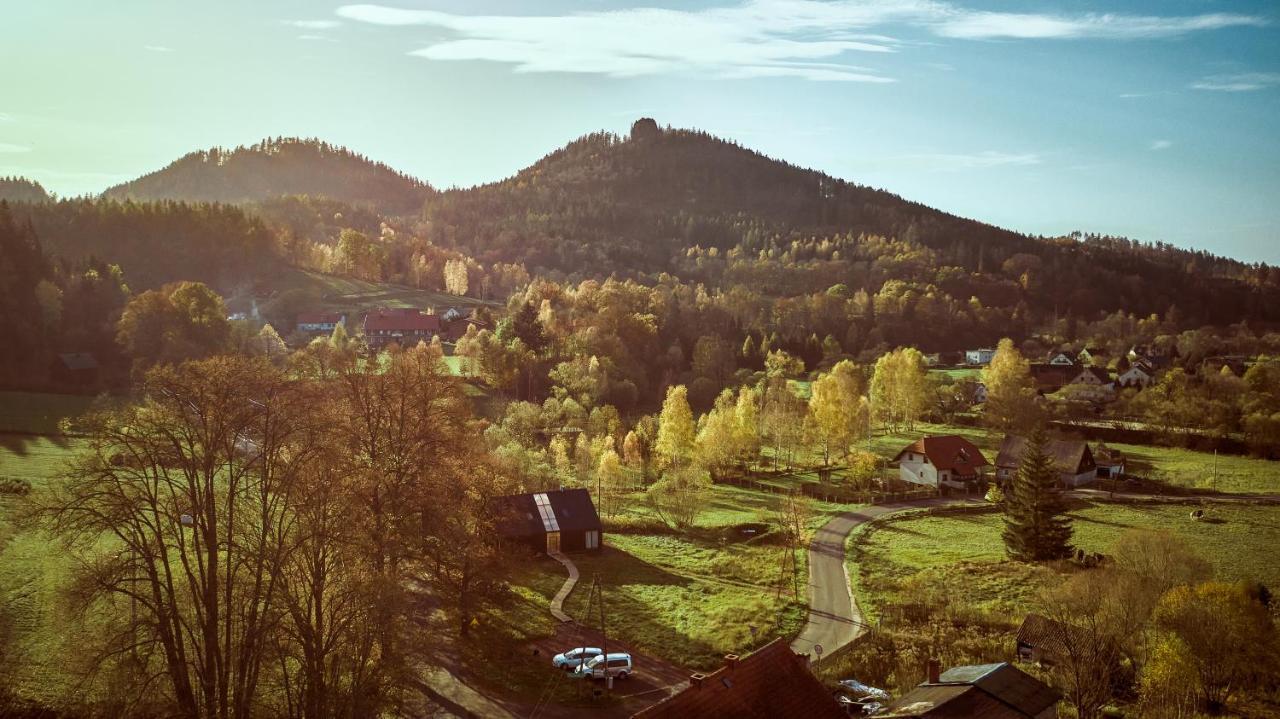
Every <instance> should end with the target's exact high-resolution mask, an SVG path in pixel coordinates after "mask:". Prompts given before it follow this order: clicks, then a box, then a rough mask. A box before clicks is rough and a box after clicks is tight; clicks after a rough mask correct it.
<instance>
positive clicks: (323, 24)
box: [284, 20, 342, 30]
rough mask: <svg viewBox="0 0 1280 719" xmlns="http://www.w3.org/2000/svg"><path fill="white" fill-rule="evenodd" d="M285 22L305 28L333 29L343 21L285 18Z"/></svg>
mask: <svg viewBox="0 0 1280 719" xmlns="http://www.w3.org/2000/svg"><path fill="white" fill-rule="evenodd" d="M284 24H285V25H292V26H293V27H296V28H301V29H303V30H332V29H333V28H335V27H338V26H339V25H341V24H342V23H341V22H339V21H337V20H285V21H284Z"/></svg>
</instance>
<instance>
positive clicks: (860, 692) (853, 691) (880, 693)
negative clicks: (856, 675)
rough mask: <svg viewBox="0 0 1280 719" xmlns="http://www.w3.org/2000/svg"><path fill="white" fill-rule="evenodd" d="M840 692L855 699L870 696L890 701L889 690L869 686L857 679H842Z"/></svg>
mask: <svg viewBox="0 0 1280 719" xmlns="http://www.w3.org/2000/svg"><path fill="white" fill-rule="evenodd" d="M840 692H841V693H842V694H848V695H850V696H851V697H852V698H854V699H862V698H870V699H879V700H880V701H886V702H887V701H889V692H887V691H885V690H883V689H878V688H876V687H870V686H867V685H866V684H863V683H862V682H860V681H858V680H857V679H841V680H840Z"/></svg>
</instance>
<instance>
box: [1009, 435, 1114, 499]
mask: <svg viewBox="0 0 1280 719" xmlns="http://www.w3.org/2000/svg"><path fill="white" fill-rule="evenodd" d="M1026 448H1027V440H1026V438H1025V437H1019V436H1017V435H1013V434H1008V435H1005V438H1004V441H1003V442H1001V443H1000V452H999V453H998V454H997V455H996V478H997V479H998V480H1000V481H1001V482H1007V481H1008V480H1010V479H1013V476H1014V475H1015V474H1017V473H1018V465H1020V464H1022V453H1023V452H1025V451H1026ZM1044 451H1045V454H1047V455H1049V457H1051V458H1052V459H1053V464H1054V467H1055V468H1056V469H1057V470H1058V478H1059V479H1060V480H1061V481H1062V484H1063V486H1065V487H1078V486H1080V485H1081V484H1084V483H1086V482H1092V481H1093V480H1095V479H1097V478H1098V467H1097V465H1096V464H1095V463H1094V460H1093V452H1092V451H1091V450H1090V449H1089V445H1088V444H1087V443H1086V442H1084V441H1082V440H1068V439H1051V440H1049V441H1048V442H1046V443H1045V448H1044Z"/></svg>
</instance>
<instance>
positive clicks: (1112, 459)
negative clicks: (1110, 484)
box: [1093, 443, 1125, 479]
mask: <svg viewBox="0 0 1280 719" xmlns="http://www.w3.org/2000/svg"><path fill="white" fill-rule="evenodd" d="M1093 462H1094V464H1096V465H1097V466H1098V478H1099V479H1119V478H1120V477H1123V476H1124V473H1125V469H1124V453H1123V452H1121V451H1120V450H1118V449H1112V448H1111V447H1108V446H1107V445H1105V444H1102V443H1099V444H1098V445H1097V446H1096V447H1094V448H1093Z"/></svg>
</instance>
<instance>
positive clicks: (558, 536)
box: [493, 489, 604, 554]
mask: <svg viewBox="0 0 1280 719" xmlns="http://www.w3.org/2000/svg"><path fill="white" fill-rule="evenodd" d="M493 510H494V517H495V518H496V519H497V523H496V524H497V527H498V536H499V537H500V538H501V539H502V541H503V542H504V543H510V544H517V545H524V546H526V547H528V548H529V549H531V550H533V551H534V552H538V553H542V552H546V553H547V554H554V553H557V552H560V551H566V552H572V551H577V550H582V549H599V548H600V541H601V539H602V538H603V536H604V533H603V529H602V528H601V525H600V515H599V514H597V513H596V507H595V504H594V503H592V501H591V493H590V492H588V491H587V490H585V489H557V490H553V491H550V492H534V493H531V494H514V495H510V496H506V497H498V498H496V499H495V500H494V506H493Z"/></svg>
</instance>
